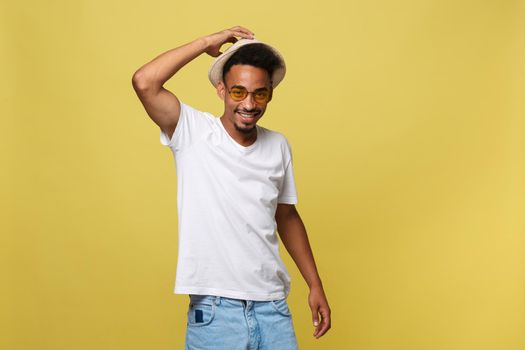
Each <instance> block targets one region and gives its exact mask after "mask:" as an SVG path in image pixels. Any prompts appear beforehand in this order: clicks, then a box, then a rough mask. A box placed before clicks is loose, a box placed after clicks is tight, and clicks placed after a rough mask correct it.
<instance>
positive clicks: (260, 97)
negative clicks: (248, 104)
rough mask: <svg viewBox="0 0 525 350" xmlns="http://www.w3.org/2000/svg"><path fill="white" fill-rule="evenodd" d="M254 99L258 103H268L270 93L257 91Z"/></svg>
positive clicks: (261, 90) (262, 90)
mask: <svg viewBox="0 0 525 350" xmlns="http://www.w3.org/2000/svg"><path fill="white" fill-rule="evenodd" d="M254 97H255V100H256V101H257V102H267V101H268V99H269V98H270V91H269V90H268V89H260V90H256V91H255V93H254Z"/></svg>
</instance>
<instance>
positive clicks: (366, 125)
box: [0, 0, 525, 350]
mask: <svg viewBox="0 0 525 350" xmlns="http://www.w3.org/2000/svg"><path fill="white" fill-rule="evenodd" d="M0 12H1V15H0V16H1V18H0V19H1V20H0V29H1V35H0V40H1V47H0V55H1V56H0V57H1V61H0V65H1V68H0V70H1V71H0V73H1V79H0V81H1V83H0V87H1V91H0V92H1V107H0V108H1V115H2V117H1V125H2V126H1V128H0V139H1V149H0V152H1V153H0V156H1V159H0V160H1V162H2V169H3V170H2V171H1V172H0V179H1V184H2V185H1V192H0V195H1V198H2V200H1V207H0V211H1V214H0V219H1V220H0V222H1V224H0V225H1V226H0V229H1V232H2V234H1V236H0V237H1V241H0V246H1V248H0V249H1V250H0V253H1V254H0V256H1V258H0V259H1V260H0V265H1V266H2V267H1V269H2V271H0V272H1V276H2V286H1V289H0V294H1V295H0V300H1V301H0V302H1V304H0V310H1V311H0V322H1V323H0V329H1V331H0V334H1V335H0V348H2V349H6V350H7V349H9V350H11V349H24V350H25V349H45V350H47V349H49V350H51V349H53V350H57V349H76V350H80V349H97V350H101V349H129V350H131V349H158V350H161V349H182V347H183V343H184V334H185V322H186V319H185V317H186V309H187V305H188V299H187V296H185V295H174V294H172V289H173V283H174V279H175V268H176V256H177V254H176V253H177V250H176V249H177V230H176V227H177V217H176V191H177V188H176V177H175V168H174V164H173V158H172V154H171V152H170V151H169V149H168V148H165V147H164V146H162V145H161V144H160V142H159V129H158V127H157V126H156V125H155V124H154V123H153V122H152V121H151V120H150V119H149V117H148V116H147V114H146V113H145V111H144V109H143V107H142V105H141V104H140V101H139V100H138V98H137V97H136V95H135V93H134V91H133V89H132V85H131V77H132V75H133V73H134V72H135V70H136V69H138V68H139V67H140V66H141V65H143V64H144V63H146V62H148V61H150V60H151V59H153V58H154V57H156V56H157V55H158V54H160V53H162V52H164V51H167V50H169V49H171V48H174V47H176V46H179V45H182V44H185V43H187V42H189V41H191V40H193V39H195V38H197V37H199V36H203V35H207V34H211V33H214V32H216V31H219V30H222V29H226V28H229V27H232V26H235V25H243V26H246V27H248V28H249V29H251V30H253V31H254V32H255V34H256V37H257V38H258V39H260V40H264V41H268V42H270V43H272V44H274V45H275V46H276V47H278V48H279V50H280V51H281V52H282V54H283V55H284V57H285V59H286V61H287V65H288V73H287V76H286V78H285V79H284V81H283V83H282V84H281V85H279V87H278V88H277V89H276V93H275V96H274V100H273V101H272V102H271V105H270V106H269V108H268V110H267V112H266V114H265V116H264V117H263V119H261V121H260V124H261V125H263V126H265V127H268V128H270V129H275V130H278V131H281V132H283V133H284V134H285V135H286V136H287V137H288V139H289V141H290V143H291V145H292V150H293V155H294V168H295V178H296V184H297V189H298V195H299V203H298V205H297V208H298V209H299V212H300V213H301V216H302V218H303V220H304V222H305V224H306V227H307V230H308V233H309V237H310V242H311V245H312V247H313V250H314V254H315V258H316V262H317V264H318V268H319V272H320V274H321V277H322V280H323V282H324V286H325V290H326V293H327V296H328V298H329V302H330V305H331V308H332V312H333V321H332V322H333V325H332V329H331V330H330V331H329V332H328V333H327V334H326V335H325V336H324V337H322V338H321V339H318V340H316V339H314V338H313V337H312V333H313V327H312V325H311V324H312V322H311V314H310V310H309V308H308V304H307V295H308V290H307V287H306V285H305V283H304V281H303V279H302V277H301V275H300V273H299V272H298V270H297V268H296V267H295V265H294V263H293V261H292V260H291V258H290V257H289V256H288V254H287V253H286V252H285V251H284V250H282V255H283V258H284V260H285V263H286V265H287V266H288V268H289V270H290V272H291V273H292V292H291V295H290V298H289V304H290V308H291V311H292V314H293V317H294V318H293V319H294V324H295V328H296V332H297V336H298V340H299V345H300V348H301V349H304V350H306V349H356V350H398V349H399V350H422V349H424V350H434V349H435V350H438V349H439V350H470V349H472V350H474V349H475V350H489V349H490V350H495V349H498V350H499V349H502V350H521V349H525V332H524V329H525V261H524V258H525V220H524V214H525V186H524V184H525V156H524V154H525V153H524V151H525V145H524V137H525V122H524V116H525V105H524V100H525V65H524V62H525V3H524V2H523V1H497V0H494V1H451V0H446V1H442V0H432V1H430V0H427V1H406V0H400V1H386V0H379V1H342V0H341V1H334V0H327V1H323V2H317V1H316V2H314V1H302V2H285V1H282V0H281V1H273V0H268V1H263V2H238V1H235V2H221V1H205V2H203V1H196V2H194V3H192V2H190V1H184V2H182V1H143V2H129V1H115V0H109V1H107V0H106V1H100V0H99V1H63V0H62V1H26V2H16V3H15V2H11V3H10V4H6V3H3V5H2V10H1V11H0ZM211 61H212V58H211V57H209V56H207V55H205V54H204V55H202V56H200V57H198V58H197V59H196V60H194V61H193V62H191V63H190V64H189V65H188V66H186V67H184V68H183V69H182V70H181V71H180V72H179V74H177V75H176V76H175V77H174V78H172V79H171V80H170V81H169V82H168V83H167V84H166V87H167V88H168V89H170V90H171V91H173V92H174V93H176V94H177V96H179V97H180V99H181V100H182V101H184V102H186V103H188V104H190V105H193V106H195V107H197V108H199V109H201V110H206V111H209V112H212V113H214V114H216V115H220V113H221V112H222V108H223V106H222V104H221V101H220V100H219V98H218V97H217V96H216V95H215V92H214V90H213V88H212V86H211V84H210V83H209V82H208V80H207V70H208V67H209V64H210V62H211Z"/></svg>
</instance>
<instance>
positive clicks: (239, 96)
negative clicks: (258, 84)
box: [230, 87, 248, 101]
mask: <svg viewBox="0 0 525 350" xmlns="http://www.w3.org/2000/svg"><path fill="white" fill-rule="evenodd" d="M247 93H248V92H247V91H246V89H244V88H241V87H234V88H233V89H231V90H230V96H231V97H232V98H233V99H234V100H236V101H242V100H244V98H245V97H246V95H247Z"/></svg>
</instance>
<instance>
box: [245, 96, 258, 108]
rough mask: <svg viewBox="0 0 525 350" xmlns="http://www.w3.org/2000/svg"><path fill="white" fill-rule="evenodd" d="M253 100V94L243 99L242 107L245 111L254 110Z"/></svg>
mask: <svg viewBox="0 0 525 350" xmlns="http://www.w3.org/2000/svg"><path fill="white" fill-rule="evenodd" d="M255 104H256V102H255V98H254V97H253V92H249V93H248V96H246V97H245V98H244V101H243V105H244V107H245V108H246V109H247V110H252V109H253V108H255Z"/></svg>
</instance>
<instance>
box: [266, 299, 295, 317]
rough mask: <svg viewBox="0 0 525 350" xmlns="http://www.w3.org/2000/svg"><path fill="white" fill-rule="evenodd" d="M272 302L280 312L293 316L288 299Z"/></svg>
mask: <svg viewBox="0 0 525 350" xmlns="http://www.w3.org/2000/svg"><path fill="white" fill-rule="evenodd" d="M270 303H271V304H272V306H273V308H274V309H275V311H277V312H278V313H279V314H281V315H283V316H292V313H291V312H290V309H289V308H288V303H287V302H286V299H279V300H272V301H271V302H270Z"/></svg>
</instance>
